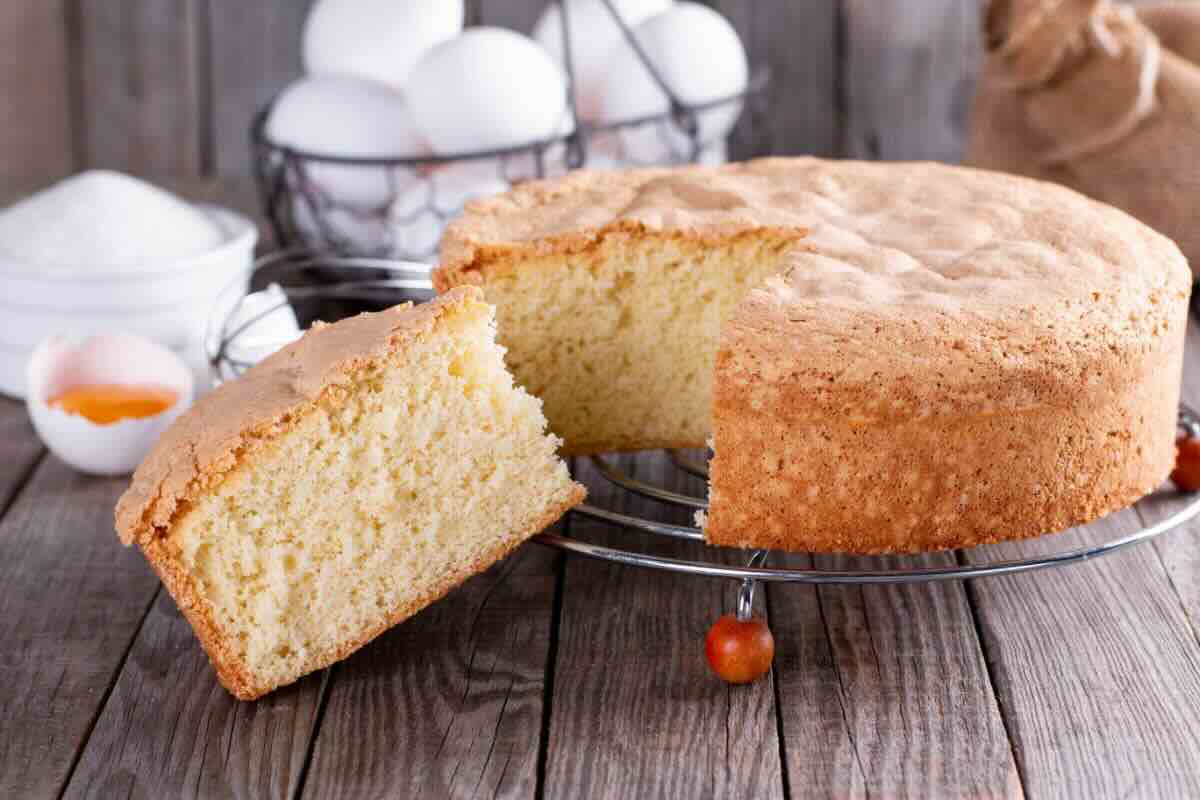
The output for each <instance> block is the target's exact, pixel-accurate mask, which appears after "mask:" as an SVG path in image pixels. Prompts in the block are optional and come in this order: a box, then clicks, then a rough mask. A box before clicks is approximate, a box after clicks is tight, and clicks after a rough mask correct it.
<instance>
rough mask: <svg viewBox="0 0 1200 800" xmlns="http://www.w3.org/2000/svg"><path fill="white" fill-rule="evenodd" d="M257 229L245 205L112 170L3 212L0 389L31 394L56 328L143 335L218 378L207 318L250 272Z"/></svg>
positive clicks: (0, 214)
mask: <svg viewBox="0 0 1200 800" xmlns="http://www.w3.org/2000/svg"><path fill="white" fill-rule="evenodd" d="M257 236H258V234H257V230H256V229H255V227H254V224H253V223H252V222H251V221H250V220H248V219H247V218H246V217H244V216H242V215H241V214H237V213H235V212H233V211H229V210H227V209H222V208H217V207H214V206H202V205H192V204H189V203H187V202H185V201H183V200H181V199H179V198H178V197H175V196H174V195H172V194H170V193H169V192H165V191H163V190H161V189H159V188H157V187H155V186H152V185H150V184H148V183H145V182H143V181H140V180H137V179H136V178H131V177H129V176H126V175H121V174H120V173H115V172H106V171H92V172H84V173H81V174H79V175H76V176H74V177H71V178H68V179H66V180H64V181H61V182H60V183H57V184H55V185H53V186H51V187H49V188H47V189H45V190H43V191H41V192H38V193H37V194H34V195H32V196H30V197H28V198H26V199H25V200H23V201H21V202H19V203H17V204H15V205H13V206H11V207H9V208H7V209H3V210H0V392H3V393H5V394H10V395H16V396H18V397H20V396H23V395H24V392H25V377H24V376H25V365H26V363H27V361H28V359H29V355H30V353H32V351H33V349H34V347H35V346H36V345H37V344H38V343H39V342H41V341H42V340H43V339H44V338H46V337H47V336H49V335H51V334H72V335H77V336H92V335H95V334H98V333H113V332H124V333H134V334H139V335H141V336H145V337H147V338H150V339H153V340H154V341H157V342H159V343H160V344H163V345H165V346H166V347H169V348H171V349H172V350H174V351H176V352H177V353H178V354H180V355H181V356H182V357H183V358H184V359H185V360H186V361H188V363H189V364H190V365H192V367H193V371H194V372H195V373H196V375H197V378H199V379H201V380H202V382H201V383H200V384H199V386H205V385H207V380H208V370H207V365H206V364H205V363H204V358H203V347H202V341H201V340H202V338H203V334H204V323H205V320H206V318H207V316H208V313H209V311H210V310H211V308H212V305H213V303H214V302H215V301H216V298H217V295H218V294H219V293H220V292H221V290H222V289H224V288H225V287H227V286H229V285H230V284H231V283H232V282H234V281H236V280H237V279H238V276H246V275H248V273H249V269H250V266H251V264H252V262H253V257H254V245H255V242H256V240H257Z"/></svg>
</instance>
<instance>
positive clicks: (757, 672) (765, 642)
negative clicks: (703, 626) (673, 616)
mask: <svg viewBox="0 0 1200 800" xmlns="http://www.w3.org/2000/svg"><path fill="white" fill-rule="evenodd" d="M704 654H705V656H706V657H707V658H708V665H709V666H710V667H712V671H713V672H715V673H716V674H717V677H719V678H720V679H721V680H723V681H725V682H726V683H750V682H751V681H753V680H757V679H758V678H760V677H762V676H763V675H765V674H766V673H767V670H769V669H770V668H771V661H772V660H773V659H774V658H775V637H774V636H772V635H771V629H770V628H768V627H767V623H766V621H764V620H762V619H759V618H758V617H752V618H751V619H748V620H745V621H742V620H739V619H738V618H737V617H735V616H734V615H732V614H726V615H725V616H723V617H721V618H720V619H719V620H717V621H716V622H714V623H713V626H712V627H711V628H709V630H708V636H707V637H706V639H705V641H704Z"/></svg>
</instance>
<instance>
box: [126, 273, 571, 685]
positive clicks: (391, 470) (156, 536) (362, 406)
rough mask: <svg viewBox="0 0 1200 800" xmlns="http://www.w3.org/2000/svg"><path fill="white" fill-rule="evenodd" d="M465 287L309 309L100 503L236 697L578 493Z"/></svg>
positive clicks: (293, 669) (473, 563)
mask: <svg viewBox="0 0 1200 800" xmlns="http://www.w3.org/2000/svg"><path fill="white" fill-rule="evenodd" d="M492 315H493V312H492V308H491V307H490V306H489V305H487V304H486V303H485V302H483V300H482V295H481V292H480V291H479V290H478V289H475V288H463V289H459V290H455V291H452V292H449V293H448V294H446V295H444V296H442V297H440V298H438V299H437V300H435V301H433V302H431V303H428V304H425V305H421V306H416V307H413V306H411V305H407V304H406V305H402V306H396V307H395V308H391V309H389V310H387V311H382V312H379V313H377V314H361V315H359V316H357V317H353V318H350V319H346V320H343V321H341V322H338V323H336V324H333V325H322V324H317V325H315V326H313V329H312V330H310V331H309V332H308V333H307V334H306V335H305V336H304V337H303V338H302V339H300V340H299V341H298V342H296V343H294V344H292V345H290V346H288V347H286V348H284V349H283V350H281V351H280V352H278V353H276V354H275V355H273V356H271V357H270V358H268V359H266V360H264V361H263V362H262V363H261V364H259V365H258V366H256V367H254V368H253V369H251V370H249V371H248V372H247V373H246V374H245V375H244V376H242V377H241V378H239V379H238V380H236V381H233V382H231V383H227V384H225V385H224V386H222V387H220V388H219V389H217V390H216V391H215V392H213V393H212V394H210V395H208V396H207V397H205V398H203V399H202V400H200V402H198V403H197V404H196V405H195V406H194V407H193V408H192V409H191V410H189V411H188V412H187V413H186V414H184V416H182V417H181V418H180V419H179V420H178V422H176V424H175V425H174V426H173V427H172V428H171V429H170V430H169V431H167V433H166V434H164V435H163V437H162V438H161V439H160V441H159V442H158V444H157V445H156V447H155V448H154V450H153V451H152V452H151V453H150V454H149V455H148V456H147V457H146V460H145V461H144V462H143V463H142V465H141V466H140V467H139V468H138V470H137V472H136V473H135V475H134V477H133V483H132V485H131V486H130V488H129V490H128V491H127V492H126V493H125V494H124V496H123V497H122V498H121V500H120V502H119V503H118V505H117V509H116V524H117V530H118V532H119V534H120V537H121V540H122V541H123V542H125V543H126V544H130V543H134V542H136V543H137V544H138V545H139V546H140V547H141V549H142V551H143V552H144V553H145V555H146V558H147V559H148V560H149V561H150V563H151V564H152V565H153V567H154V569H155V571H156V572H157V573H158V574H159V576H160V577H161V578H162V581H163V583H164V584H165V585H166V587H167V589H168V591H170V593H171V596H172V597H174V598H175V601H176V603H177V604H178V605H179V607H180V609H181V610H182V611H183V613H184V614H185V615H186V617H187V619H188V621H189V622H190V623H191V624H192V627H193V628H194V629H195V631H196V635H197V636H198V637H199V639H200V642H201V643H202V644H203V645H204V648H205V649H206V650H207V651H208V655H209V658H210V659H211V660H212V662H213V665H214V667H215V668H216V671H217V675H218V677H219V678H220V680H221V682H222V683H223V684H224V685H225V687H226V688H228V689H229V691H230V692H232V693H233V694H234V695H236V696H238V697H240V698H242V699H253V698H255V697H258V696H260V695H262V694H265V693H266V692H269V691H271V690H272V689H274V688H276V687H279V686H282V685H284V684H287V683H291V682H292V681H294V680H296V679H297V678H299V677H300V676H302V675H304V674H306V673H309V672H312V671H313V670H317V669H320V668H322V667H325V666H327V665H329V664H332V663H333V662H335V661H338V660H339V659H342V658H345V657H346V656H347V655H349V654H350V653H352V652H353V651H354V650H356V649H358V648H359V647H361V646H362V645H364V644H365V643H367V642H368V641H370V640H371V639H372V638H374V637H375V636H377V635H379V634H380V633H382V632H383V631H384V630H386V629H387V628H388V627H390V626H392V625H394V624H396V623H397V622H400V621H401V620H403V619H405V618H407V617H409V616H411V615H412V614H414V613H416V612H417V611H419V610H420V609H421V608H423V607H425V606H427V605H429V604H430V603H432V602H433V601H435V600H437V599H438V598H439V597H441V596H442V595H444V594H445V593H446V592H447V591H448V590H450V589H451V588H452V587H454V586H455V585H457V584H458V583H461V582H462V581H463V580H465V579H466V578H467V577H469V576H471V575H473V574H475V573H477V572H480V571H481V570H483V569H485V568H486V567H487V566H489V565H490V564H492V563H494V562H495V561H497V560H498V559H500V558H501V557H503V556H504V555H505V554H506V553H508V552H509V551H510V550H512V549H513V548H514V547H516V546H517V545H518V544H520V543H521V542H522V541H524V540H525V539H527V538H529V537H530V536H532V535H533V534H535V533H537V532H538V531H540V530H542V529H543V528H545V527H546V526H547V525H549V524H551V523H552V522H554V521H555V520H556V519H558V517H559V516H560V515H562V514H563V513H564V512H565V511H566V510H567V509H569V508H570V507H571V506H573V505H575V504H577V503H579V502H580V501H581V500H582V499H583V496H584V489H583V487H582V486H579V485H578V484H576V483H574V482H572V481H571V479H570V476H569V474H568V472H567V468H566V466H565V464H564V463H563V462H562V461H561V460H560V459H559V458H558V457H557V455H556V452H555V451H556V447H557V445H558V444H559V442H558V440H557V439H555V438H554V437H553V436H550V435H547V434H546V433H545V426H546V422H545V419H544V417H543V416H542V412H541V404H540V402H539V401H538V400H537V399H536V398H534V397H532V396H531V395H529V394H527V393H526V392H525V391H524V390H523V389H522V388H520V387H519V386H515V385H514V384H513V380H512V377H511V376H510V375H509V373H508V372H507V371H506V369H505V367H504V362H503V353H504V351H503V348H501V347H500V346H499V345H497V344H496V342H495V337H494V328H493V316H492Z"/></svg>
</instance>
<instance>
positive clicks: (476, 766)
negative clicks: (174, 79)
mask: <svg viewBox="0 0 1200 800" xmlns="http://www.w3.org/2000/svg"><path fill="white" fill-rule="evenodd" d="M557 561H558V559H557V557H556V556H555V554H554V553H552V552H550V551H547V550H545V549H544V548H541V547H539V546H537V545H525V546H523V547H521V548H520V549H519V550H518V551H517V553H516V554H514V555H513V556H512V557H510V558H509V559H507V560H505V561H504V562H503V563H501V564H500V565H498V566H497V567H495V568H493V569H491V570H488V571H487V572H485V573H483V574H482V575H478V576H476V577H474V578H472V579H471V580H469V581H467V583H465V584H464V585H463V586H461V587H459V589H457V590H456V591H454V592H452V593H451V594H450V595H449V596H447V597H446V598H444V599H443V600H441V601H439V602H437V603H435V604H434V605H432V606H430V607H429V608H427V609H425V610H424V611H422V612H421V613H419V614H418V615H417V616H416V617H414V618H412V619H411V620H409V621H408V622H406V623H404V624H401V625H399V626H397V627H396V628H395V629H393V630H391V631H389V632H388V633H386V634H384V635H383V636H381V637H380V638H379V639H378V640H376V641H375V642H374V643H372V644H371V645H369V646H368V647H366V648H365V649H363V650H361V651H360V652H358V653H356V654H355V655H353V656H351V657H350V658H349V659H348V660H347V661H345V662H344V663H342V664H339V665H338V666H337V667H335V668H334V669H333V671H332V672H333V677H332V680H331V684H330V689H329V698H328V702H327V704H326V707H325V713H324V718H323V722H322V724H321V729H320V732H319V734H318V736H317V739H316V743H315V748H314V750H313V758H312V766H311V767H310V769H309V776H308V780H307V783H306V785H305V787H304V796H305V797H335V796H344V797H397V796H399V797H479V796H484V797H513V798H517V797H522V798H524V797H533V796H534V791H535V788H536V785H537V767H538V742H539V739H540V737H541V727H542V699H543V695H544V693H545V686H544V683H543V681H544V677H545V674H546V664H547V658H548V656H549V652H550V637H551V629H552V622H553V621H552V618H551V616H552V615H551V612H552V608H553V600H554V590H555V574H556V565H557Z"/></svg>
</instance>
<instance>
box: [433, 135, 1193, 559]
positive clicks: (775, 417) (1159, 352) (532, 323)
mask: <svg viewBox="0 0 1200 800" xmlns="http://www.w3.org/2000/svg"><path fill="white" fill-rule="evenodd" d="M443 252H444V256H445V263H444V265H443V267H442V268H441V270H440V271H439V272H438V273H437V276H436V280H437V282H438V284H439V287H440V288H448V287H449V286H451V285H455V284H458V283H477V284H480V285H482V286H483V288H484V291H485V294H486V295H487V297H488V299H489V300H491V301H492V302H494V303H496V304H497V305H498V307H499V311H498V315H499V324H500V338H501V341H502V342H503V343H504V344H505V345H506V346H507V347H508V348H509V350H510V358H511V360H512V362H513V364H514V372H516V374H517V376H518V378H519V379H522V380H526V379H527V378H526V374H524V373H525V372H528V373H530V379H529V384H530V385H531V388H532V389H533V390H534V391H535V392H536V393H541V394H543V397H545V398H548V399H547V402H546V411H547V417H548V418H549V421H550V424H551V426H552V427H554V428H555V429H556V431H558V432H559V433H560V434H561V435H563V436H564V438H566V440H567V446H568V448H569V449H571V450H573V451H575V452H588V451H596V450H603V449H610V448H612V447H614V446H615V447H617V448H620V449H634V448H637V447H639V446H644V447H656V446H667V445H675V446H678V445H693V446H695V445H700V444H702V443H703V440H704V438H705V437H706V436H707V435H709V434H710V433H711V435H712V437H713V447H714V450H715V456H714V458H713V461H712V464H711V489H710V509H709V512H708V515H707V520H706V524H705V533H706V536H707V538H708V540H709V541H710V542H713V543H717V544H729V545H737V546H743V547H776V548H786V549H794V550H810V551H838V552H855V553H877V552H912V551H923V550H933V549H942V548H951V547H963V546H969V545H973V544H978V543H982V542H991V541H998V540H1002V539H1010V538H1019V537H1025V536H1031V535H1036V534H1040V533H1045V532H1049V531H1055V530H1061V529H1063V528H1065V527H1068V526H1070V525H1073V524H1078V523H1083V522H1087V521H1090V520H1092V519H1095V518H1097V517H1099V516H1101V515H1103V514H1106V513H1108V512H1110V511H1113V510H1115V509H1117V508H1121V507H1123V506H1125V505H1128V504H1130V503H1132V502H1134V501H1135V500H1136V499H1138V498H1139V497H1141V496H1142V495H1144V494H1146V493H1147V492H1149V491H1151V490H1152V489H1153V488H1154V487H1155V486H1156V485H1157V484H1158V483H1159V482H1161V481H1162V480H1163V479H1164V478H1165V477H1166V475H1167V473H1168V472H1169V470H1170V469H1171V466H1172V463H1173V460H1174V434H1175V415H1176V406H1177V402H1178V391H1179V382H1180V372H1181V368H1182V355H1183V336H1184V328H1185V323H1186V315H1187V299H1188V294H1189V290H1190V284H1191V277H1190V272H1189V270H1188V268H1187V264H1186V261H1185V259H1184V258H1183V256H1182V255H1181V254H1180V252H1179V250H1178V249H1177V248H1176V247H1175V245H1174V244H1172V243H1171V242H1170V241H1169V240H1167V239H1166V238H1164V237H1162V236H1160V235H1159V234H1157V233H1155V232H1154V231H1152V230H1150V229H1149V228H1147V227H1146V226H1144V225H1142V224H1140V223H1138V222H1137V221H1135V220H1134V219H1132V218H1131V217H1129V216H1127V215H1125V214H1123V213H1122V212H1120V211H1117V210H1115V209H1113V208H1110V207H1108V206H1105V205H1102V204H1099V203H1096V202H1093V201H1090V200H1088V199H1086V198H1084V197H1082V196H1081V195H1078V194H1076V193H1074V192H1072V191H1070V190H1067V189H1063V188H1061V187H1058V186H1053V185H1049V184H1044V183H1039V182H1035V181H1030V180H1027V179H1022V178H1015V177H1010V176H1004V175H999V174H994V173H987V172H981V171H975V170H968V169H963V168H956V167H949V166H943V165H935V164H870V163H859V162H830V161H822V160H818V159H811V158H800V159H765V160H760V161H754V162H749V163H746V164H736V165H728V166H724V167H718V168H685V169H680V170H638V171H632V172H625V173H618V174H604V175H602V174H597V173H579V174H575V175H572V176H569V177H567V178H565V179H562V180H560V181H556V182H551V183H539V184H530V185H526V186H523V187H520V188H518V189H516V190H514V191H513V192H511V193H509V194H508V195H504V196H501V197H499V198H495V199H491V200H488V201H483V202H480V203H476V204H474V205H473V206H471V207H470V208H469V209H468V213H467V214H466V216H465V217H464V218H463V219H461V220H460V221H459V222H458V223H456V224H455V225H453V226H451V228H450V230H449V232H448V235H447V239H446V242H445V245H444V251H443ZM646 273H651V274H650V275H647V274H646ZM542 287H550V288H549V289H544V288H542ZM539 290H541V291H543V292H544V293H543V294H540V295H539V294H538V293H537V292H538V291H539ZM539 308H540V309H542V310H541V311H540V312H538V310H537V309H539ZM548 308H553V309H554V311H548V310H546V309H548ZM614 320H615V322H614ZM510 323H511V324H510ZM679 341H683V342H686V343H687V344H686V345H683V346H680V345H678V344H677V342H679ZM564 353H566V354H569V358H567V357H565V356H564V355H563V354H564ZM548 376H549V377H548ZM555 379H557V381H558V383H556V380H555ZM563 383H565V387H564V386H563V385H561V384H563ZM613 387H616V388H615V389H614V388H613ZM644 408H648V409H650V410H649V411H645V410H644ZM622 409H628V413H625V412H623V411H622ZM654 409H657V413H656V412H655V411H654ZM597 429H598V430H601V431H602V432H603V434H604V435H601V436H594V435H591V434H590V433H589V430H597ZM643 434H644V435H643ZM578 443H582V446H577V444H578Z"/></svg>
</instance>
